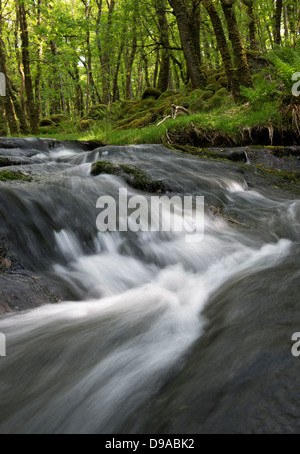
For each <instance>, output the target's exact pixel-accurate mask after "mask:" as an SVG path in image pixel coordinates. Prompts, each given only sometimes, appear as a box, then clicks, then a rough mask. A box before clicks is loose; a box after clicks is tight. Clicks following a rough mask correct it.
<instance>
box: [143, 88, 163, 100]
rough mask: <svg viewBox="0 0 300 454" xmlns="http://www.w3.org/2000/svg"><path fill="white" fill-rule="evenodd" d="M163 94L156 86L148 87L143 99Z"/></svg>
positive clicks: (156, 97)
mask: <svg viewBox="0 0 300 454" xmlns="http://www.w3.org/2000/svg"><path fill="white" fill-rule="evenodd" d="M161 95H162V93H161V91H159V90H156V88H152V87H148V88H146V90H145V91H144V93H143V96H142V100H144V99H148V98H155V99H158V98H159V97H160V96H161Z"/></svg>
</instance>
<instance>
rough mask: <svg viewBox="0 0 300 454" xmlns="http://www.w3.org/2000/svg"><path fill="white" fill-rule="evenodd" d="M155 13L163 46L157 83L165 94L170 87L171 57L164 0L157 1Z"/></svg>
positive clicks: (158, 87)
mask: <svg viewBox="0 0 300 454" xmlns="http://www.w3.org/2000/svg"><path fill="white" fill-rule="evenodd" d="M154 6H155V11H156V15H157V18H158V26H159V32H160V42H161V45H162V46H163V48H162V50H161V52H160V53H161V63H160V71H159V76H158V82H157V89H158V90H160V91H161V92H165V91H166V90H167V89H168V86H169V76H170V55H169V48H170V42H169V25H168V21H167V16H166V9H165V2H164V0H155V5H154Z"/></svg>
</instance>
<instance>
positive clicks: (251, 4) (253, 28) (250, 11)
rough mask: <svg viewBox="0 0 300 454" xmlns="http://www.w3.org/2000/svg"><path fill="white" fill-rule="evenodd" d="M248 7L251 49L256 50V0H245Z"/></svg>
mask: <svg viewBox="0 0 300 454" xmlns="http://www.w3.org/2000/svg"><path fill="white" fill-rule="evenodd" d="M243 3H244V5H246V7H247V13H248V17H249V47H250V49H251V50H256V48H257V46H256V22H255V15H254V0H243Z"/></svg>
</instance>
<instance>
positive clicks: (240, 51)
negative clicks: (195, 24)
mask: <svg viewBox="0 0 300 454" xmlns="http://www.w3.org/2000/svg"><path fill="white" fill-rule="evenodd" d="M221 4H222V8H223V11H224V15H225V19H226V23H227V28H228V33H229V38H230V41H231V43H232V47H233V52H234V57H235V64H236V67H237V71H238V78H239V81H240V84H241V85H243V86H245V87H251V88H253V82H252V78H251V73H250V68H249V64H248V59H247V54H246V51H245V48H244V45H243V42H242V38H241V35H240V31H239V26H238V22H237V18H236V14H235V11H234V5H235V1H234V0H221Z"/></svg>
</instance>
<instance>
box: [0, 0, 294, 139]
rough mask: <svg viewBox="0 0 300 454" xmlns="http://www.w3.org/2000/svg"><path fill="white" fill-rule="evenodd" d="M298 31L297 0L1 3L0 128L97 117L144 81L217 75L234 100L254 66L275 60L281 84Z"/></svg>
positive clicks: (248, 83) (178, 86)
mask: <svg viewBox="0 0 300 454" xmlns="http://www.w3.org/2000/svg"><path fill="white" fill-rule="evenodd" d="M299 28H300V1H298V0H285V1H284V0H276V1H275V0H265V1H264V2H261V1H259V0H242V1H241V0H149V1H142V2H141V1H137V0H105V1H104V0H52V1H48V0H0V72H1V73H3V74H4V75H5V77H6V84H7V96H5V97H1V98H0V111H1V112H0V118H1V122H0V129H1V131H0V135H6V134H7V133H10V134H11V135H17V134H20V133H21V134H38V133H39V128H40V126H43V125H44V126H47V119H48V125H50V126H51V123H52V124H54V123H58V122H59V121H63V120H64V119H67V118H68V119H87V118H89V119H93V118H95V119H101V115H102V114H103V112H105V110H106V108H107V107H108V106H111V105H113V104H115V103H118V102H120V101H124V100H132V99H133V100H136V99H141V98H142V94H143V93H144V92H145V90H146V89H147V88H151V89H155V90H157V92H156V93H157V94H158V95H157V96H159V95H160V94H161V93H164V92H166V91H167V90H173V91H179V90H184V89H186V87H189V88H190V89H191V90H197V89H201V90H205V89H207V88H209V87H210V86H211V85H212V84H213V83H214V81H215V80H216V75H217V76H218V77H217V79H218V81H219V82H220V85H221V86H222V87H224V88H226V90H228V92H229V93H230V94H231V95H232V97H233V99H234V100H235V102H239V100H240V99H241V98H242V97H243V96H246V95H247V93H248V96H249V93H250V92H251V90H253V89H254V88H255V84H254V82H253V68H254V70H258V69H261V68H263V67H264V66H265V67H266V66H268V65H271V64H273V65H275V67H277V72H278V74H279V75H281V78H282V79H283V81H282V83H283V85H284V82H285V81H286V80H287V79H288V78H290V77H291V76H292V74H293V72H295V71H296V70H297V61H299V62H300V57H299V56H298V51H297V49H298V47H297V39H298V36H299ZM281 50H283V53H282V51H281ZM272 52H273V54H272ZM283 54H284V55H283ZM268 55H273V57H270V58H268V57H266V58H265V56H268ZM272 58H273V60H272ZM291 58H293V59H294V62H295V64H292V63H291ZM298 58H299V60H297V59H298ZM284 65H285V66H284ZM299 67H300V65H299ZM277 88H279V90H280V87H277ZM249 90H250V92H249ZM153 93H154V96H155V92H153ZM93 109H94V110H93ZM93 112H94V113H93ZM103 115H104V114H103ZM50 117H51V119H50ZM45 119H46V120H45Z"/></svg>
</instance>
